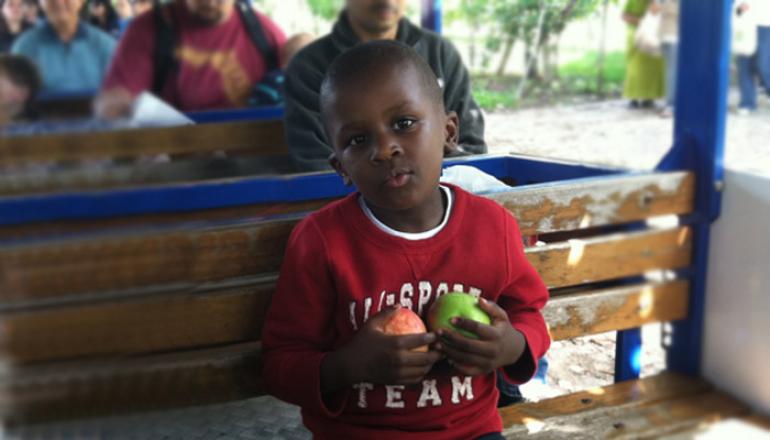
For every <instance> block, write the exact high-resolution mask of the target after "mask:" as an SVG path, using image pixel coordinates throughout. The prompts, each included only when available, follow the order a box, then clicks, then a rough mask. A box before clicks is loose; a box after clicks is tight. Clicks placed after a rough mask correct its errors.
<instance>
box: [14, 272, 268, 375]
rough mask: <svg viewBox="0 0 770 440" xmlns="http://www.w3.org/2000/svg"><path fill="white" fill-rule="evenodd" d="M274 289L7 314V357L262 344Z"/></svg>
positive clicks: (242, 289)
mask: <svg viewBox="0 0 770 440" xmlns="http://www.w3.org/2000/svg"><path fill="white" fill-rule="evenodd" d="M272 290H273V284H272V283H264V284H261V285H257V286H254V285H249V286H245V287H238V288H233V289H229V290H225V291H223V292H215V293H209V294H206V293H195V292H193V293H184V294H176V295H171V296H161V297H150V298H145V299H142V298H138V299H136V300H134V301H124V302H108V303H97V304H89V305H81V306H72V307H60V308H52V309H44V310H38V311H34V312H21V313H11V314H6V315H5V316H3V319H2V320H1V321H0V335H2V338H0V356H2V357H3V358H4V361H5V362H9V363H30V362H39V361H45V360H55V359H59V360H65V359H73V358H78V357H81V358H88V357H98V356H102V357H104V356H123V355H132V354H137V353H152V352H163V351H171V350H180V349H192V348H201V347H206V346H212V345H219V344H231V343H236V342H243V341H250V340H258V339H259V337H260V334H261V330H262V322H263V321H264V318H265V315H266V313H267V309H268V307H269V304H270V297H271V294H272Z"/></svg>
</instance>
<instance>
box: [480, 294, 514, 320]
mask: <svg viewBox="0 0 770 440" xmlns="http://www.w3.org/2000/svg"><path fill="white" fill-rule="evenodd" d="M479 308H480V309H481V310H483V311H485V312H487V314H488V315H489V318H490V320H491V321H492V323H493V324H494V323H495V322H496V321H501V320H502V321H508V314H507V313H505V310H503V308H502V307H500V306H498V305H497V303H495V302H493V301H489V300H487V299H484V298H479Z"/></svg>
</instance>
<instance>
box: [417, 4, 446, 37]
mask: <svg viewBox="0 0 770 440" xmlns="http://www.w3.org/2000/svg"><path fill="white" fill-rule="evenodd" d="M422 27H424V28H425V29H430V30H432V31H433V32H435V33H437V34H440V33H441V27H442V21H441V0H422Z"/></svg>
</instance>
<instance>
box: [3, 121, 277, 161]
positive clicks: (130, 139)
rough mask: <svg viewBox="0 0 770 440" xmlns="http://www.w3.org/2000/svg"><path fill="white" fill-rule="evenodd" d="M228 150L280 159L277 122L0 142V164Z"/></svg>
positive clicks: (9, 139) (242, 122)
mask: <svg viewBox="0 0 770 440" xmlns="http://www.w3.org/2000/svg"><path fill="white" fill-rule="evenodd" d="M229 150H240V151H253V152H254V153H255V154H286V153H287V148H286V143H285V140H284V137H283V122H282V121H280V120H276V121H262V122H253V121H240V122H224V123H219V124H202V125H185V126H176V127H158V128H143V129H122V130H111V131H99V132H90V133H61V134H45V135H37V136H13V137H0V163H2V164H8V165H17V164H25V163H32V162H44V163H47V162H62V161H79V160H88V159H106V158H129V157H139V156H145V155H150V156H151V155H155V154H163V153H165V154H182V153H205V152H212V151H229Z"/></svg>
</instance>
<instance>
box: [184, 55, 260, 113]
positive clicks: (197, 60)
mask: <svg viewBox="0 0 770 440" xmlns="http://www.w3.org/2000/svg"><path fill="white" fill-rule="evenodd" d="M177 57H179V59H180V60H181V61H182V62H184V63H187V64H189V65H191V66H193V67H196V68H201V67H206V66H209V67H211V68H212V69H214V70H215V71H216V72H217V73H219V76H220V77H221V78H222V90H224V92H225V95H226V96H227V99H228V100H229V101H230V102H231V103H232V104H234V105H238V106H242V105H245V104H246V101H247V100H248V98H249V93H250V92H251V81H250V80H249V75H248V74H247V73H246V70H245V69H244V68H243V66H241V63H239V62H238V56H237V54H236V53H235V50H234V49H230V50H226V51H206V50H200V49H196V48H194V47H189V46H182V47H180V48H179V49H178V50H177Z"/></svg>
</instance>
